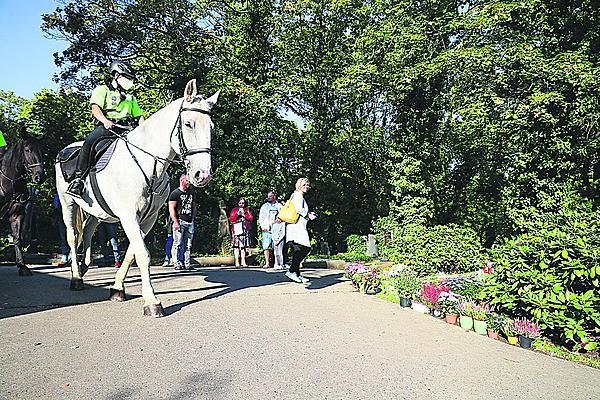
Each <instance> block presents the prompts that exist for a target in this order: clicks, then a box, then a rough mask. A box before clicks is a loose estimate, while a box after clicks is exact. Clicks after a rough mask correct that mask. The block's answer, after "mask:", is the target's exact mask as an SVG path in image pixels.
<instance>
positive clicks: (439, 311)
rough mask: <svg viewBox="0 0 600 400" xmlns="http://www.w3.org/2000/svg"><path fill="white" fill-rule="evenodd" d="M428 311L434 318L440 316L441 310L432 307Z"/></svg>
mask: <svg viewBox="0 0 600 400" xmlns="http://www.w3.org/2000/svg"><path fill="white" fill-rule="evenodd" d="M430 312H431V315H433V316H434V317H435V318H442V311H441V310H438V309H437V308H432V309H431V311H430Z"/></svg>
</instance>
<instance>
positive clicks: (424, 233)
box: [375, 219, 483, 276]
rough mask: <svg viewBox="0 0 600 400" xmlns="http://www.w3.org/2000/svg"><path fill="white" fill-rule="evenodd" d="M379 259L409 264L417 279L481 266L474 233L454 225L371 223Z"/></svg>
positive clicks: (386, 221) (381, 221) (479, 252)
mask: <svg viewBox="0 0 600 400" xmlns="http://www.w3.org/2000/svg"><path fill="white" fill-rule="evenodd" d="M375 232H376V234H377V243H378V246H379V251H380V253H381V255H382V256H383V257H386V258H388V259H390V260H391V261H394V262H401V263H403V264H406V265H409V266H410V267H411V268H413V269H414V270H415V271H417V273H418V274H419V275H420V276H425V275H430V274H433V273H437V272H445V273H460V272H468V271H474V270H476V269H478V268H479V266H480V265H482V263H483V258H482V254H481V243H480V242H479V239H478V238H477V235H476V233H475V231H473V230H471V229H469V228H466V227H460V226H458V225H453V224H448V225H436V226H433V227H429V226H424V225H420V224H409V225H400V224H399V223H398V225H395V224H394V223H393V222H391V221H390V220H389V219H381V220H379V223H376V224H375Z"/></svg>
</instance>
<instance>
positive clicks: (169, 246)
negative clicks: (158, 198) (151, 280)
mask: <svg viewBox="0 0 600 400" xmlns="http://www.w3.org/2000/svg"><path fill="white" fill-rule="evenodd" d="M165 217H166V218H165V227H166V228H167V240H166V241H165V259H164V261H163V264H162V266H163V267H168V266H169V265H171V251H172V249H173V220H172V219H171V215H170V213H169V204H168V201H167V215H166V216H165Z"/></svg>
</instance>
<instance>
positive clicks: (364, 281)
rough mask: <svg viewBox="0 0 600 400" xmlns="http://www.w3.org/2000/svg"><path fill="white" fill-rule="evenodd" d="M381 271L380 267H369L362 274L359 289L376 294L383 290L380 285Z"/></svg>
mask: <svg viewBox="0 0 600 400" xmlns="http://www.w3.org/2000/svg"><path fill="white" fill-rule="evenodd" d="M379 273H380V269H379V267H368V268H367V270H366V271H365V272H364V273H363V274H361V280H360V284H359V289H360V291H361V292H362V293H366V294H376V293H378V292H379V291H380V290H381V289H380V287H379V284H380V279H379Z"/></svg>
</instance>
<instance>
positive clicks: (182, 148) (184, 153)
mask: <svg viewBox="0 0 600 400" xmlns="http://www.w3.org/2000/svg"><path fill="white" fill-rule="evenodd" d="M184 102H185V100H184V101H182V102H181V106H180V107H179V115H178V116H177V120H176V121H175V126H173V129H172V130H171V138H173V133H174V132H175V128H176V127H177V140H178V141H179V157H180V158H181V161H182V162H185V161H186V158H187V157H188V156H191V155H194V154H201V153H207V154H210V153H211V149H210V147H198V148H196V149H192V150H189V149H188V148H187V146H186V144H185V139H184V138H183V127H182V125H183V121H181V113H182V112H184V111H191V112H198V113H202V114H206V115H208V116H209V117H210V116H212V113H211V112H210V111H206V110H202V109H200V108H190V107H184V106H183V103H184Z"/></svg>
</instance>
